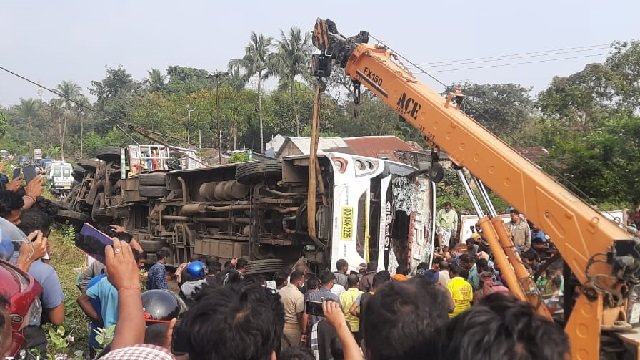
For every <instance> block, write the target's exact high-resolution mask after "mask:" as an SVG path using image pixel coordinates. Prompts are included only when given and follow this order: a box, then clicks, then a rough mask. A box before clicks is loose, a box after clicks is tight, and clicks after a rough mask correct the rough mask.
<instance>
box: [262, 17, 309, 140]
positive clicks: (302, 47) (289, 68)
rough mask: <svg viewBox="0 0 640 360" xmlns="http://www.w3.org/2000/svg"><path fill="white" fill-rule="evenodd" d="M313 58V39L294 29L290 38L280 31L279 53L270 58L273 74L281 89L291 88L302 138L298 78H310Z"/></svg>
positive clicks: (297, 124) (295, 115)
mask: <svg viewBox="0 0 640 360" xmlns="http://www.w3.org/2000/svg"><path fill="white" fill-rule="evenodd" d="M310 56H311V38H310V35H309V34H308V33H304V35H303V33H302V32H301V31H300V29H298V28H296V27H293V28H291V29H290V30H289V36H287V35H286V34H285V32H284V31H280V40H279V41H278V51H277V52H276V53H274V54H273V56H271V58H270V68H271V72H273V73H275V74H276V75H278V77H279V78H280V88H286V87H288V88H289V91H290V95H291V99H292V100H293V113H292V114H293V120H294V124H295V130H296V136H300V114H299V112H298V106H297V104H298V103H297V101H296V96H295V91H296V77H298V76H299V75H302V76H303V79H304V78H308V76H309V74H308V67H309V59H310Z"/></svg>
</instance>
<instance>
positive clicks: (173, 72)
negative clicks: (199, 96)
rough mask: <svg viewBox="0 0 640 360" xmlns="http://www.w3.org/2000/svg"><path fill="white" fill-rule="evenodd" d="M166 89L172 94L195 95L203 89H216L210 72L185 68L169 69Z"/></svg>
mask: <svg viewBox="0 0 640 360" xmlns="http://www.w3.org/2000/svg"><path fill="white" fill-rule="evenodd" d="M167 77H168V79H169V81H168V82H167V85H166V88H167V91H168V92H170V93H187V94H190V93H193V92H196V91H200V90H202V89H211V88H213V87H214V85H215V84H214V81H213V80H212V79H211V76H210V75H209V72H208V71H207V70H204V69H196V68H191V67H184V66H169V67H168V68H167Z"/></svg>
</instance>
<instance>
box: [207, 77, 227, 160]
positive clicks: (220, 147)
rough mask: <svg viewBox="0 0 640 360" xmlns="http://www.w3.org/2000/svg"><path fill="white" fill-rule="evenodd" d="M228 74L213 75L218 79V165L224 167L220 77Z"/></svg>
mask: <svg viewBox="0 0 640 360" xmlns="http://www.w3.org/2000/svg"><path fill="white" fill-rule="evenodd" d="M227 74H228V73H227V72H224V71H216V72H215V73H213V74H211V75H210V76H213V77H214V78H215V79H216V117H217V120H218V163H219V164H220V165H222V116H221V115H220V77H221V76H225V75H227Z"/></svg>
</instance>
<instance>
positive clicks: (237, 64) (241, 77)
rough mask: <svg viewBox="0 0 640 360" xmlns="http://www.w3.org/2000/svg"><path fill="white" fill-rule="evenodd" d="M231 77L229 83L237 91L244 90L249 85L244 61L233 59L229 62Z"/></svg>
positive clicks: (228, 79)
mask: <svg viewBox="0 0 640 360" xmlns="http://www.w3.org/2000/svg"><path fill="white" fill-rule="evenodd" d="M228 72H229V75H228V76H227V83H229V85H230V86H231V88H232V89H233V90H235V91H240V90H242V89H244V86H245V85H246V84H247V76H246V74H245V72H244V67H243V66H242V59H233V60H231V61H229V70H228Z"/></svg>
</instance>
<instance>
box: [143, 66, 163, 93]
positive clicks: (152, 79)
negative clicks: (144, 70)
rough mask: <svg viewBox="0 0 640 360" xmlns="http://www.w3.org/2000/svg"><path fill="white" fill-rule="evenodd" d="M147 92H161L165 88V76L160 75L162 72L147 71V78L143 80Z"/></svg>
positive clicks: (155, 70) (156, 70)
mask: <svg viewBox="0 0 640 360" xmlns="http://www.w3.org/2000/svg"><path fill="white" fill-rule="evenodd" d="M145 83H146V84H147V86H148V89H149V91H151V92H155V91H162V90H164V88H165V86H166V84H167V83H166V76H165V75H162V72H160V70H158V69H151V71H149V77H148V78H147V79H146V80H145Z"/></svg>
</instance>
